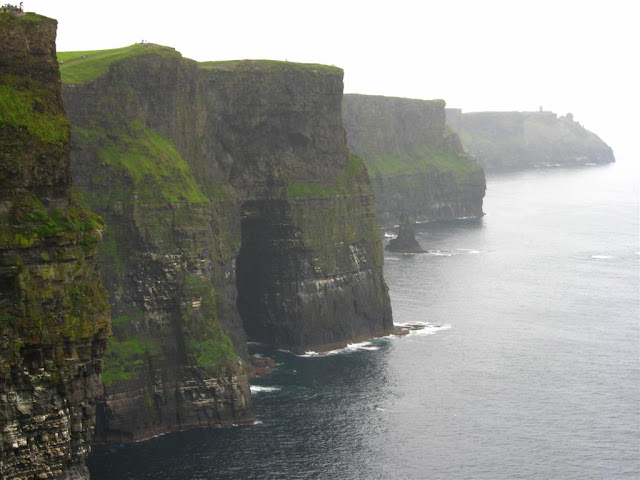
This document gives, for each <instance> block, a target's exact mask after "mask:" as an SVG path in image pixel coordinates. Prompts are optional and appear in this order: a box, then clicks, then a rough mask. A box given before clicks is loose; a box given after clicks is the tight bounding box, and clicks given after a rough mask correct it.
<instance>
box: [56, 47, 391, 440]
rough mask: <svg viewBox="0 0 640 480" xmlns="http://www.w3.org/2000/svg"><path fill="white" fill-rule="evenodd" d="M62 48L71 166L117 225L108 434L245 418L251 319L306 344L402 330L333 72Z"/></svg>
mask: <svg viewBox="0 0 640 480" xmlns="http://www.w3.org/2000/svg"><path fill="white" fill-rule="evenodd" d="M65 55H66V56H65V57H64V58H65V63H64V67H63V69H62V73H63V81H64V82H65V83H66V85H65V88H64V98H65V102H66V105H67V109H68V111H69V114H70V118H71V120H72V123H73V125H74V131H75V133H74V136H73V140H74V154H73V158H72V169H73V174H74V178H76V179H77V182H78V185H79V188H80V190H81V191H82V192H83V195H84V197H85V198H86V200H87V202H89V204H90V205H91V206H92V208H94V209H95V210H96V211H98V212H100V213H101V214H102V215H103V216H104V217H105V219H106V221H107V224H108V225H109V228H108V230H107V233H106V236H105V242H104V248H103V249H102V250H101V257H100V258H101V260H102V264H103V265H104V272H105V277H104V280H105V284H106V285H107V288H108V290H109V292H110V299H111V304H112V308H113V311H114V337H113V339H112V340H111V343H110V347H111V348H110V353H109V354H108V357H107V360H106V362H105V383H106V391H107V399H106V403H105V405H104V410H103V412H102V414H101V415H100V416H99V422H100V424H99V427H100V438H101V439H103V440H106V441H112V440H130V439H136V438H142V437H145V436H147V435H150V434H153V433H156V432H159V431H165V430H175V429H179V428H185V427H187V426H194V425H211V424H218V423H229V422H233V423H237V422H239V421H249V420H251V419H252V417H251V414H250V408H249V389H248V383H247V375H246V373H247V366H246V365H247V364H246V359H247V353H246V344H245V341H246V337H245V332H246V335H247V336H248V338H249V339H250V340H253V341H258V342H263V343H267V344H271V345H274V346H277V347H279V348H285V349H291V350H296V351H305V350H308V349H315V350H319V349H327V348H334V347H336V346H339V345H344V344H346V343H347V342H351V341H354V340H356V339H359V338H364V337H372V336H376V335H382V334H385V333H388V332H390V331H391V328H392V319H391V310H390V304H389V297H388V293H387V287H386V285H385V283H384V280H383V277H382V248H381V243H380V238H379V235H378V232H377V222H376V218H375V210H374V198H373V194H372V191H371V187H370V185H369V181H368V177H367V173H366V169H365V167H364V165H363V164H362V162H361V161H360V160H359V159H358V158H356V157H353V156H351V155H350V154H349V153H348V150H347V148H346V140H345V135H344V129H343V123H342V115H341V100H342V71H341V70H340V69H337V68H333V67H326V66H322V65H301V64H292V63H286V62H270V61H238V62H219V63H211V62H207V63H196V62H194V61H191V60H187V59H183V58H181V56H180V55H179V54H178V53H177V52H175V51H173V50H172V49H167V48H165V47H158V46H154V45H136V46H132V47H127V48H125V49H120V50H118V51H110V52H95V53H88V54H87V53H86V52H83V55H84V58H82V56H80V55H78V56H76V57H74V55H73V54H65ZM105 58H111V59H115V60H113V61H111V62H110V63H109V62H108V65H107V66H106V67H104V63H105V62H99V61H100V60H105ZM99 63H100V65H98V64H99ZM96 65H98V66H99V68H98V69H97V70H98V73H95V71H96V69H94V68H86V67H92V66H96ZM103 67H104V68H103ZM100 69H102V70H100Z"/></svg>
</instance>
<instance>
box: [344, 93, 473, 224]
mask: <svg viewBox="0 0 640 480" xmlns="http://www.w3.org/2000/svg"><path fill="white" fill-rule="evenodd" d="M444 106H445V103H444V101H442V100H431V101H426V100H411V99H406V98H391V97H378V96H368V95H345V96H344V102H343V115H344V122H345V128H346V131H347V142H348V146H349V149H351V150H352V151H353V152H354V153H355V154H356V155H358V156H360V157H362V158H363V159H364V161H365V164H366V165H367V169H368V170H369V175H370V176H371V183H372V186H373V189H374V192H375V195H376V210H377V215H378V219H379V221H380V223H382V224H385V225H393V224H397V223H399V222H400V221H401V219H402V218H405V217H407V216H408V217H411V218H414V219H416V220H417V221H428V220H448V219H454V218H461V217H479V216H482V215H483V213H482V199H483V198H484V192H485V179H484V172H483V170H482V168H480V166H479V165H478V164H477V163H476V162H475V160H474V159H473V158H471V157H470V156H468V155H467V154H466V153H465V152H464V149H463V148H462V145H461V143H460V140H459V138H458V136H457V135H456V134H454V133H452V132H451V131H450V130H449V129H448V128H447V127H446V126H445V108H444Z"/></svg>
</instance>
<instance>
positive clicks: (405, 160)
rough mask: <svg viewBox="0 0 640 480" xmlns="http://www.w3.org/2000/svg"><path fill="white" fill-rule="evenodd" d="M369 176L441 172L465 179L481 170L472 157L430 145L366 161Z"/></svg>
mask: <svg viewBox="0 0 640 480" xmlns="http://www.w3.org/2000/svg"><path fill="white" fill-rule="evenodd" d="M365 163H366V165H367V169H368V170H369V175H370V176H371V177H372V178H374V177H376V176H382V177H393V176H398V175H411V174H420V173H425V172H429V171H431V170H434V169H435V170H439V171H441V172H446V171H449V172H452V173H453V174H454V175H455V176H456V178H458V179H463V178H466V177H468V176H469V175H471V174H473V173H475V172H478V171H480V170H481V167H480V166H479V165H478V163H477V162H476V161H475V160H474V159H473V158H471V157H468V156H465V155H458V154H456V153H453V152H439V151H437V150H436V149H435V148H433V147H431V146H430V145H421V146H418V147H416V148H414V149H413V150H412V151H411V152H400V151H395V152H391V153H388V154H386V155H382V156H379V157H374V158H368V159H366V161H365Z"/></svg>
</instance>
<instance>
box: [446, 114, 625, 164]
mask: <svg viewBox="0 0 640 480" xmlns="http://www.w3.org/2000/svg"><path fill="white" fill-rule="evenodd" d="M447 124H448V125H449V126H450V127H451V128H452V129H453V130H454V131H455V132H457V133H458V135H460V138H461V140H462V143H463V145H464V147H465V148H466V149H467V150H468V151H469V152H470V153H471V154H472V155H473V156H475V157H476V159H477V160H478V162H479V163H480V164H481V165H482V166H483V167H484V168H485V169H487V170H512V169H521V168H531V167H547V166H577V165H588V164H604V163H612V162H614V161H615V159H614V156H613V151H612V150H611V148H610V147H609V146H608V145H607V144H606V143H604V142H603V141H602V140H601V139H600V138H599V137H598V136H597V135H595V134H594V133H592V132H590V131H588V130H587V129H585V128H584V127H583V126H582V125H580V124H579V123H578V122H576V121H574V119H573V115H571V114H570V113H568V114H567V115H566V116H564V117H558V116H557V115H556V114H555V113H553V112H544V111H540V112H479V113H462V111H461V110H459V109H454V108H451V109H447Z"/></svg>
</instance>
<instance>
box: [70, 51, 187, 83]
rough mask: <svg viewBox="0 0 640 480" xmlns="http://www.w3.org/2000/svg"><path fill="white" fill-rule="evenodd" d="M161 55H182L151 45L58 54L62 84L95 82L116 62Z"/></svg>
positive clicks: (178, 56)
mask: <svg viewBox="0 0 640 480" xmlns="http://www.w3.org/2000/svg"><path fill="white" fill-rule="evenodd" d="M149 54H155V55H163V56H167V57H177V58H180V57H182V55H181V54H180V52H177V51H176V50H175V49H174V48H171V47H164V46H162V45H155V44H153V43H136V44H134V45H130V46H128V47H122V48H114V49H110V50H88V51H80V52H58V61H59V62H60V74H61V76H62V83H67V84H82V83H87V82H90V81H91V80H95V79H96V78H98V77H99V76H101V75H104V74H105V73H107V71H108V70H109V66H110V65H111V64H112V63H113V62H116V61H118V60H123V59H125V58H129V57H136V56H139V55H149Z"/></svg>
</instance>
